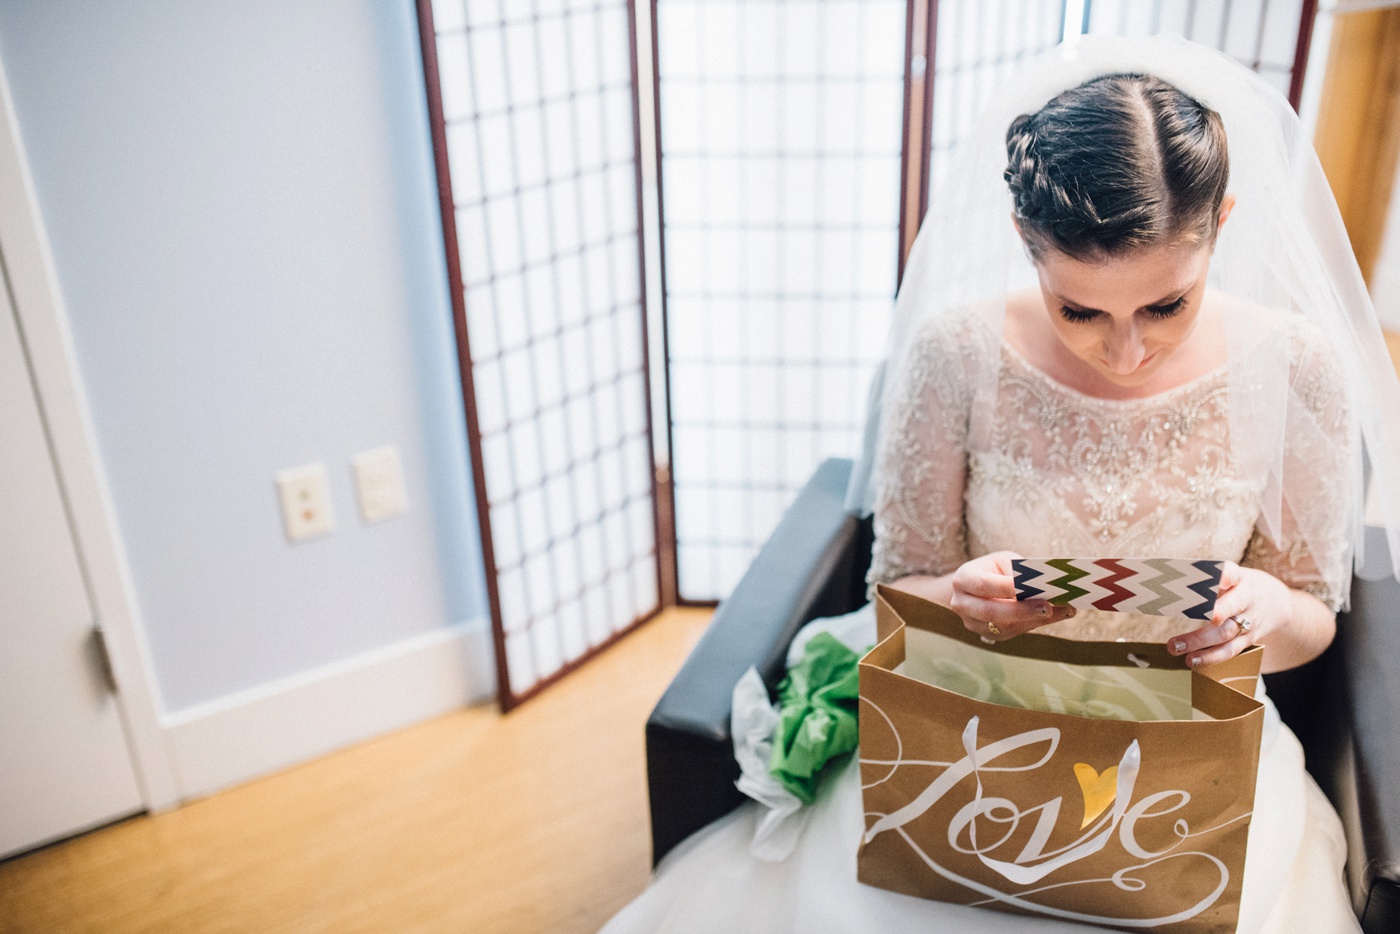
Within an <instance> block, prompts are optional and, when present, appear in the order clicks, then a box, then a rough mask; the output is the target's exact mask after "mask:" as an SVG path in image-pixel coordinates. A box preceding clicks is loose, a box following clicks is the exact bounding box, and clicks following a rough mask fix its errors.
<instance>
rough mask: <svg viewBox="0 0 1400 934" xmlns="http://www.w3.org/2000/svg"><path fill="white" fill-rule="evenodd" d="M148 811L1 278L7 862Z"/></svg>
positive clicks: (1, 660) (1, 766) (1, 760)
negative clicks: (103, 657)
mask: <svg viewBox="0 0 1400 934" xmlns="http://www.w3.org/2000/svg"><path fill="white" fill-rule="evenodd" d="M0 270H3V263H0ZM142 810H144V807H143V804H142V799H141V790H140V788H139V786H138V785H137V782H136V773H135V768H134V765H133V763H132V757H131V752H130V750H129V749H128V747H127V741H126V736H125V734H124V732H123V729H122V722H121V718H120V716H119V713H118V709H117V704H116V700H115V697H114V695H113V694H112V693H111V691H110V689H109V687H108V682H107V678H106V676H105V673H104V668H103V662H102V655H101V652H100V649H99V646H98V644H97V641H96V637H95V632H94V626H93V612H92V603H91V601H90V600H89V599H88V594H87V589H86V584H85V582H84V580H83V573H82V567H81V564H80V562H79V558H78V552H77V548H76V546H75V545H74V541H73V536H72V533H71V531H70V528H69V524H68V515H67V511H66V508H65V504H64V501H63V494H62V491H61V490H60V488H59V483H58V479H57V473H56V471H55V469H54V463H53V459H52V455H51V454H50V449H49V440H48V434H47V432H46V430H45V425H44V419H43V415H42V413H41V410H40V407H39V404H38V401H37V397H36V395H35V391H34V383H33V379H32V374H31V371H30V366H29V362H28V359H27V355H26V353H25V348H24V342H23V338H22V336H21V333H20V329H19V326H18V324H17V321H16V317H15V311H14V307H13V305H12V304H11V301H10V289H9V284H8V282H7V281H6V280H5V278H4V277H3V276H0V858H3V857H6V856H11V855H14V854H16V853H19V852H22V851H24V850H28V849H31V848H33V847H37V846H40V845H42V844H45V843H49V842H51V841H54V840H59V839H62V838H63V837H66V836H70V835H72V834H75V833H78V832H80V831H83V830H88V829H91V828H93V827H97V826H99V825H101V824H105V823H108V822H109V821H113V820H116V819H118V818H121V817H126V816H127V815H130V814H135V813H138V812H140V811H142Z"/></svg>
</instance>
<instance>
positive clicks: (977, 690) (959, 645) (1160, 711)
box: [895, 628, 1193, 721]
mask: <svg viewBox="0 0 1400 934" xmlns="http://www.w3.org/2000/svg"><path fill="white" fill-rule="evenodd" d="M904 638H905V659H904V662H903V663H901V664H900V665H899V666H898V667H896V668H895V671H896V672H897V673H898V674H902V675H904V676H906V677H909V678H913V679H915V680H917V681H922V682H924V683H925V684H932V685H934V686H935V687H940V688H942V689H944V690H945V691H952V692H953V693H955V694H961V695H962V696H964V697H969V698H972V699H973V700H980V701H986V702H987V703H992V704H1001V705H1002V706H1006V707H1021V708H1024V709H1027V710H1046V711H1052V712H1054V713H1067V714H1072V715H1074V716H1079V717H1095V718H1099V719H1109V720H1135V721H1148V720H1191V719H1193V717H1192V711H1191V672H1190V671H1189V670H1187V669H1184V668H1182V669H1162V668H1149V667H1138V666H1137V665H1128V666H1124V667H1116V666H1108V665H1076V664H1071V663H1067V662H1060V661H1052V660H1048V659H1041V658H1023V657H1018V656H1014V655H1004V654H998V653H995V652H990V651H987V650H984V649H981V648H978V647H976V646H972V645H968V644H966V643H964V642H961V641H958V640H956V639H950V638H947V637H945V636H942V635H939V634H938V633H936V632H930V631H927V630H923V629H914V628H908V629H906V630H905V634H904ZM1125 660H1127V661H1131V659H1125Z"/></svg>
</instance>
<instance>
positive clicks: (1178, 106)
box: [604, 38, 1400, 934]
mask: <svg viewBox="0 0 1400 934" xmlns="http://www.w3.org/2000/svg"><path fill="white" fill-rule="evenodd" d="M1325 186H1326V183H1325V181H1324V180H1323V179H1322V176H1321V172H1320V169H1319V168H1318V167H1317V162H1316V157H1315V156H1314V155H1313V154H1312V150H1311V148H1310V145H1309V144H1308V141H1307V140H1306V139H1305V138H1304V137H1303V136H1302V133H1301V129H1300V127H1299V126H1298V122H1297V118H1296V117H1295V116H1294V115H1293V114H1292V111H1291V109H1289V108H1288V105H1287V104H1286V102H1284V101H1283V99H1282V98H1281V97H1280V96H1279V95H1278V94H1277V93H1276V92H1274V91H1273V90H1271V89H1270V88H1268V87H1267V86H1266V85H1265V84H1264V83H1263V82H1262V81H1261V80H1260V79H1259V78H1257V77H1256V76H1255V75H1253V74H1252V73H1251V72H1249V71H1247V70H1246V69H1244V68H1243V67H1242V66H1238V65H1236V64H1234V63H1233V62H1230V61H1229V60H1227V59H1225V58H1224V57H1223V56H1221V55H1219V54H1218V53H1215V52H1213V51H1211V50H1209V49H1205V48H1203V47H1200V46H1196V45H1193V44H1191V43H1188V42H1185V41H1184V40H1179V39H1169V38H1158V39H1152V40H1131V41H1127V40H1090V39H1083V40H1081V41H1080V43H1079V44H1078V45H1076V46H1073V47H1068V48H1061V49H1058V50H1056V51H1055V52H1053V53H1051V54H1050V55H1049V56H1047V57H1046V58H1045V59H1043V60H1041V61H1040V62H1038V63H1037V64H1035V65H1033V66H1032V67H1031V68H1030V69H1029V70H1028V71H1027V72H1026V73H1024V74H1023V75H1022V76H1021V77H1020V78H1019V79H1018V81H1017V82H1015V83H1014V84H1013V85H1012V87H1011V88H1009V89H1007V90H1006V91H1004V92H1003V93H1002V94H1001V95H999V97H998V99H997V101H996V103H995V104H994V105H993V106H992V108H991V109H990V110H989V111H988V112H987V115H986V117H985V118H984V119H983V120H982V121H981V122H980V123H979V125H978V129H976V130H975V131H974V133H973V134H972V136H971V137H970V138H969V140H968V141H967V142H965V143H964V144H962V145H960V147H959V148H958V150H957V151H956V152H955V154H954V156H953V159H952V162H951V167H950V168H949V170H948V172H947V175H946V176H945V178H944V179H943V184H942V186H941V187H940V188H939V194H938V195H937V196H936V197H935V199H934V201H933V206H932V210H931V211H930V214H929V216H928V219H927V220H926V221H925V223H924V226H923V228H922V229H921V231H920V233H919V236H918V238H917V239H916V242H915V244H914V247H913V249H912V251H911V253H910V256H909V261H908V264H907V267H906V273H905V278H904V281H903V283H902V285H901V289H900V294H899V297H898V302H897V311H896V317H895V324H894V327H893V328H892V337H891V343H890V353H889V360H888V363H887V374H886V378H885V380H884V388H883V394H882V396H881V397H880V407H881V414H880V422H879V442H878V445H877V447H876V450H875V451H874V453H873V455H868V456H867V457H866V458H865V460H864V462H863V464H862V466H861V469H858V471H857V476H862V477H869V478H870V482H869V483H868V486H867V490H866V492H865V500H866V502H867V504H868V505H870V506H872V507H873V511H874V516H875V531H876V541H875V547H874V555H873V560H872V566H871V569H870V572H869V580H870V582H871V584H872V586H873V585H874V583H877V582H879V583H890V584H892V585H893V586H896V587H898V588H901V589H904V590H907V591H910V592H913V593H916V594H918V595H920V596H923V597H925V598H927V599H930V600H933V601H935V602H937V603H941V604H943V605H945V606H947V607H950V608H951V609H953V610H954V611H955V612H957V613H958V614H959V616H961V617H962V619H963V621H964V624H965V625H966V626H967V627H968V628H969V629H971V630H972V631H974V632H976V633H978V634H979V635H980V636H982V637H983V638H984V639H986V640H989V641H998V640H1004V639H1011V638H1014V637H1016V636H1017V635H1019V634H1021V633H1024V632H1026V631H1028V630H1031V629H1036V628H1041V627H1043V628H1044V631H1046V632H1049V633H1052V634H1056V635H1060V636H1064V637H1068V638H1077V639H1095V640H1113V639H1120V640H1133V641H1149V640H1151V641H1163V642H1166V644H1167V645H1168V648H1169V650H1170V651H1172V652H1174V653H1176V654H1178V655H1182V656H1185V658H1186V660H1187V663H1188V664H1189V665H1192V666H1196V665H1210V664H1213V663H1216V662H1219V661H1223V660H1225V659H1228V658H1230V657H1233V656H1234V655H1236V654H1238V653H1239V652H1241V651H1243V650H1244V649H1246V648H1248V647H1249V646H1251V645H1254V644H1256V643H1257V644H1261V645H1264V646H1266V648H1265V651H1264V656H1263V658H1264V668H1265V670H1266V671H1278V670H1282V669H1286V668H1290V667H1293V666H1296V665H1300V664H1303V663H1304V662H1306V661H1308V660H1310V659H1312V658H1314V657H1316V656H1317V655H1318V654H1319V653H1321V652H1322V651H1323V649H1325V648H1326V647H1327V645H1328V644H1329V643H1330V642H1331V640H1332V638H1333V635H1334V633H1335V629H1336V617H1335V614H1336V612H1337V611H1338V609H1340V608H1342V607H1344V606H1345V605H1346V601H1347V598H1348V588H1349V584H1350V580H1351V570H1352V563H1353V560H1354V558H1355V552H1356V547H1355V543H1356V542H1358V541H1359V533H1360V529H1361V500H1362V490H1363V477H1362V466H1361V465H1362V452H1363V449H1364V450H1365V452H1366V454H1367V455H1368V456H1369V457H1370V459H1371V462H1372V463H1389V464H1393V463H1397V460H1396V459H1395V457H1394V456H1393V439H1392V438H1391V436H1390V435H1389V433H1388V431H1389V427H1390V426H1392V425H1395V424H1397V423H1400V387H1397V385H1396V381H1395V375H1394V371H1393V370H1391V369H1390V364H1389V361H1388V360H1387V359H1386V357H1385V354H1384V351H1383V345H1382V344H1381V336H1380V333H1379V329H1378V327H1377V325H1376V323H1375V318H1374V313H1373V311H1372V310H1371V307H1370V304H1369V300H1368V299H1367V297H1366V294H1365V290H1364V286H1362V285H1361V282H1360V276H1359V273H1358V272H1357V271H1356V265H1355V261H1354V259H1352V257H1351V254H1350V251H1349V248H1348V247H1347V245H1346V240H1345V233H1344V232H1343V231H1342V228H1341V223H1340V220H1339V218H1338V217H1337V215H1336V209H1335V206H1334V205H1333V203H1332V201H1331V197H1330V194H1328V193H1327V189H1326V187H1325ZM1008 215H1009V216H1008ZM1394 480H1395V478H1394V477H1391V476H1388V475H1387V476H1382V475H1380V474H1378V475H1377V477H1376V480H1375V482H1376V483H1377V484H1379V486H1380V488H1379V489H1377V490H1376V491H1375V493H1376V495H1377V497H1378V502H1379V504H1380V505H1381V507H1382V508H1383V509H1384V510H1385V518H1386V520H1387V527H1388V528H1389V529H1390V530H1392V554H1394V555H1400V548H1396V547H1395V545H1396V542H1395V540H1394V530H1395V529H1396V528H1397V522H1396V519H1397V517H1400V510H1395V509H1393V508H1392V504H1395V503H1397V502H1400V496H1397V495H1396V494H1397V491H1396V489H1395V483H1394ZM1019 555H1026V556H1033V557H1048V556H1073V557H1183V558H1184V557H1192V558H1219V559H1229V560H1227V563H1226V565H1225V571H1224V574H1223V576H1222V580H1221V592H1220V598H1219V600H1218V602H1217V605H1216V609H1215V613H1214V616H1213V618H1212V619H1211V620H1210V621H1209V622H1208V623H1207V625H1205V626H1201V627H1199V628H1193V627H1192V626H1187V625H1184V623H1183V621H1182V620H1172V619H1164V618H1160V617H1147V616H1133V615H1126V614H1110V613H1103V612H1099V611H1093V610H1090V611H1085V612H1082V613H1079V614H1078V615H1076V614H1075V613H1074V611H1073V610H1072V609H1069V608H1063V607H1052V606H1050V605H1049V604H1047V603H1045V602H1043V601H1017V600H1016V598H1015V597H1016V594H1015V588H1014V585H1013V582H1012V577H1011V568H1010V561H1011V559H1012V558H1013V557H1017V556H1019ZM845 623H846V625H845V633H844V638H846V639H847V640H848V641H849V642H850V643H851V645H852V647H853V648H856V649H857V650H859V649H863V648H864V647H865V646H866V645H868V644H869V642H871V641H873V632H874V628H873V622H872V621H871V619H870V614H869V612H868V608H867V611H860V612H859V613H858V614H857V615H856V616H855V617H854V618H853V619H852V620H847V621H845ZM852 624H854V625H852ZM831 625H832V624H831V623H830V622H825V621H818V622H817V623H814V624H813V625H812V626H811V627H809V630H812V629H815V628H830V627H831ZM806 634H807V633H806V632H804V633H803V634H799V643H800V642H801V641H802V640H803V638H804V636H805V635H806ZM790 657H791V656H790ZM1266 708H1267V711H1268V717H1267V719H1266V726H1265V731H1264V739H1263V749H1262V752H1261V758H1260V763H1259V777H1258V784H1257V788H1256V795H1255V811H1254V815H1253V818H1252V821H1251V825H1250V838H1249V847H1248V854H1247V858H1246V868H1245V882H1244V885H1245V888H1244V895H1243V899H1242V904H1241V910H1240V921H1239V930H1241V931H1271V932H1274V931H1276V932H1286V931H1290V932H1291V931H1309V932H1326V931H1354V930H1357V929H1358V928H1357V924H1356V921H1355V917H1354V915H1353V914H1352V910H1351V907H1350V901H1349V898H1348V896H1347V893H1346V890H1345V885H1344V882H1343V877H1342V867H1343V862H1344V859H1345V842H1344V839H1343V836H1342V831H1341V827H1340V824H1339V821H1338V819H1337V816H1336V814H1335V812H1334V811H1333V810H1332V808H1331V806H1330V805H1329V804H1328V802H1327V800H1326V798H1325V797H1323V795H1322V793H1321V792H1320V791H1319V790H1318V788H1317V786H1316V785H1315V784H1314V783H1313V781H1312V779H1311V778H1310V777H1308V775H1307V773H1306V772H1305V771H1304V769H1303V757H1302V751H1301V748H1300V747H1299V745H1298V742H1297V740H1296V738H1295V737H1294V736H1293V734H1292V733H1291V732H1289V730H1288V728H1287V727H1285V726H1283V725H1282V724H1281V723H1280V722H1279V721H1278V718H1277V714H1276V713H1275V712H1274V711H1273V708H1272V705H1270V704H1268V703H1267V701H1266ZM761 817H762V813H761V808H760V807H759V805H757V804H755V803H750V804H747V805H745V806H743V807H740V808H739V809H738V810H736V811H735V812H733V813H732V814H730V815H729V816H728V817H726V818H723V819H721V820H719V821H716V822H715V823H714V824H711V825H710V826H709V827H707V828H705V829H703V830H701V831H699V832H698V833H696V834H694V835H693V836H692V837H691V838H689V839H688V840H686V841H685V842H684V843H682V844H681V845H680V846H679V847H677V848H676V849H675V850H674V851H673V852H672V853H671V854H669V855H668V856H667V857H666V859H665V860H663V862H662V863H661V864H660V865H659V866H658V868H657V872H656V875H655V878H654V880H653V882H652V884H651V886H650V887H649V888H648V889H647V890H646V891H645V892H644V893H643V894H642V895H641V896H640V897H638V898H637V899H636V900H635V901H634V902H632V903H631V904H630V905H628V906H627V907H626V908H624V909H623V911H622V912H620V913H619V914H618V915H617V916H616V917H614V918H613V919H612V921H611V922H610V923H609V924H608V925H607V926H606V927H605V928H604V931H605V932H608V934H622V932H632V931H636V932H642V931H646V932H657V931H723V932H737V931H752V932H764V934H767V932H786V931H794V932H808V931H811V932H818V931H832V932H837V931H840V932H848V931H879V932H882V934H883V932H891V931H906V930H907V931H914V930H918V931H957V932H962V931H1019V930H1026V931H1060V930H1083V928H1082V927H1081V926H1078V925H1074V924H1070V923H1067V922H1063V921H1057V920H1053V919H1050V918H1037V917H1022V916H1011V915H1005V914H1000V913H994V912H989V911H985V910H981V909H976V908H969V907H965V906H959V905H953V904H946V903H941V902H933V901H925V900H921V899H916V898H911V897H908V896H903V895H899V894H895V893H891V892H887V891H884V890H880V889H875V888H872V887H869V886H865V885H861V884H859V883H858V882H857V881H856V848H857V844H858V841H859V839H860V836H861V833H862V831H863V829H864V827H865V817H864V815H863V813H862V809H861V790H860V784H859V769H858V768H857V767H856V759H855V758H851V759H845V760H837V762H836V763H834V764H833V765H832V766H831V768H830V774H827V775H826V776H825V777H824V780H823V785H822V786H821V788H820V790H819V793H818V795H817V799H816V801H815V803H814V804H812V805H811V806H810V808H809V812H808V813H807V814H806V815H805V820H806V825H805V828H804V829H803V830H802V833H801V836H800V837H799V838H798V842H797V844H796V846H795V848H794V850H793V852H792V853H791V855H789V856H787V858H786V859H783V860H778V861H770V860H766V859H758V858H756V857H755V856H753V855H751V846H750V844H751V842H752V841H753V839H754V834H755V829H756V826H757V824H758V822H759V820H760V818H761Z"/></svg>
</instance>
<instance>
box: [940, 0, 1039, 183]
mask: <svg viewBox="0 0 1400 934" xmlns="http://www.w3.org/2000/svg"><path fill="white" fill-rule="evenodd" d="M937 9H938V22H937V35H936V43H937V44H936V45H935V48H934V56H933V127H932V131H931V132H930V133H929V150H930V152H929V174H930V176H931V177H932V180H933V184H932V185H931V186H930V190H931V191H936V190H937V184H938V180H939V179H940V178H941V177H942V172H943V171H944V167H945V163H946V159H945V157H946V156H947V154H948V152H949V151H950V150H951V149H952V148H953V147H954V146H956V145H957V144H958V143H959V142H960V141H961V140H962V139H963V137H964V136H966V135H967V133H968V132H969V131H970V130H971V129H972V124H973V123H974V122H975V121H976V119H977V116H978V115H979V114H980V113H981V111H982V107H983V105H985V104H986V102H987V99H988V98H989V97H990V95H991V93H992V92H993V91H995V90H996V89H997V87H998V86H999V85H1000V84H1001V83H1002V82H1004V81H1006V80H1007V79H1008V78H1010V77H1011V76H1012V75H1014V74H1015V73H1016V71H1017V69H1019V68H1020V66H1021V65H1022V64H1024V63H1025V62H1026V61H1027V60H1028V59H1031V58H1034V57H1035V56H1036V55H1038V54H1040V53H1041V52H1044V51H1046V50H1047V49H1049V48H1050V47H1051V46H1053V45H1055V44H1056V43H1058V42H1059V41H1060V37H1061V36H1062V35H1063V29H1064V0H997V2H991V3H989V2H987V0H937Z"/></svg>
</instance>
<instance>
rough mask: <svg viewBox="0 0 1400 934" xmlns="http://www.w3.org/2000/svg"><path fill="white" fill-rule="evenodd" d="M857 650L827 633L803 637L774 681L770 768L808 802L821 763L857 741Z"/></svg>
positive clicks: (844, 750) (793, 791)
mask: <svg viewBox="0 0 1400 934" xmlns="http://www.w3.org/2000/svg"><path fill="white" fill-rule="evenodd" d="M859 661H860V656H859V655H857V654H856V653H855V652H853V651H851V650H850V649H848V648H846V646H845V645H843V644H842V643H841V641H840V640H839V639H837V638H836V637H835V636H832V635H831V634H830V633H825V632H823V633H818V634H817V635H815V636H813V637H812V640H811V641H810V642H808V643H807V645H806V646H805V647H804V650H803V653H802V660H801V661H800V662H798V663H797V665H795V666H794V667H792V668H789V669H788V673H787V677H786V678H784V679H783V681H782V683H781V684H779V685H778V705H779V711H778V728H777V731H776V733H775V734H774V736H773V757H772V759H771V760H770V761H769V763H768V771H770V772H771V773H773V777H774V778H776V779H777V780H778V781H779V782H781V783H782V784H783V786H784V787H785V788H787V789H788V790H789V791H791V792H792V793H793V794H794V795H796V796H797V797H798V798H800V799H801V800H802V802H803V803H804V804H811V803H812V800H813V798H815V797H816V792H817V777H818V773H820V772H821V769H822V767H823V766H825V765H826V764H827V762H829V761H831V760H832V759H834V758H836V757H837V756H839V755H841V754H843V753H847V752H850V751H851V750H852V749H854V748H855V747H856V741H857V729H856V723H857V721H856V694H857V689H858V687H859V684H860V681H859V670H858V667H857V666H858V663H859Z"/></svg>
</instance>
